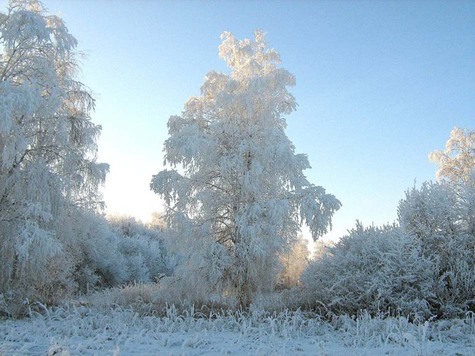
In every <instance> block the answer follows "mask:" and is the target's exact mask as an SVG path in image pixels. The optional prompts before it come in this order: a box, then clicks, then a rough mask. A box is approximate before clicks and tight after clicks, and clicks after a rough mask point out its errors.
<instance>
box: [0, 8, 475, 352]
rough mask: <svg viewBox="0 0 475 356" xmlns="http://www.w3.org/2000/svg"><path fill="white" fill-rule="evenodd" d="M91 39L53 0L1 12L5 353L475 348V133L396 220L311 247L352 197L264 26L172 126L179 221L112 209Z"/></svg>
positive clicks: (171, 175)
mask: <svg viewBox="0 0 475 356" xmlns="http://www.w3.org/2000/svg"><path fill="white" fill-rule="evenodd" d="M80 45H81V44H80V43H78V41H77V40H76V38H75V37H74V34H72V33H70V32H69V31H68V28H67V26H66V25H65V23H64V22H63V20H62V19H61V17H59V16H55V15H52V14H50V13H49V12H48V11H47V10H46V9H45V7H44V6H43V4H42V3H40V2H39V1H37V0H10V1H9V2H8V4H7V6H6V7H5V8H1V11H0V258H1V264H0V354H5V355H10V354H15V355H16V354H37V353H38V354H49V355H54V354H62V355H69V354H130V353H138V354H160V353H161V352H164V353H167V354H208V353H213V354H221V353H237V354H276V353H277V354H286V353H289V354H322V355H324V354H330V355H333V354H338V355H342V354H352V353H354V352H357V353H358V354H381V353H387V354H396V353H398V354H401V353H402V354H418V355H426V354H427V355H429V354H434V353H435V354H454V355H455V354H457V355H469V354H471V352H473V350H474V349H475V130H474V127H473V126H472V127H460V128H459V127H454V128H453V130H452V131H450V132H447V141H446V142H440V146H439V147H434V148H433V151H431V152H427V153H426V154H427V159H428V160H430V161H431V162H433V163H434V180H432V181H427V182H422V183H419V184H414V186H412V187H411V186H409V187H407V190H406V191H405V192H404V198H403V199H401V200H400V202H399V204H397V206H394V207H393V208H394V211H397V220H396V221H395V222H388V223H387V224H386V225H383V226H375V225H367V226H365V225H364V224H362V223H361V222H358V221H357V217H355V221H356V223H355V226H354V228H353V229H351V230H350V231H348V232H347V234H345V235H343V236H340V237H339V239H338V240H337V241H334V242H332V243H330V242H328V243H316V244H315V246H316V248H315V249H314V250H313V251H310V250H309V248H308V247H307V242H306V239H305V238H304V237H303V235H302V227H303V226H306V229H307V230H308V231H309V233H310V235H311V238H312V239H313V241H316V242H319V241H320V240H319V238H321V236H323V235H325V234H326V233H328V232H329V231H330V230H331V229H332V221H333V219H334V217H335V216H337V214H338V212H339V209H340V208H341V206H342V205H344V204H345V198H346V197H345V196H335V195H334V194H332V192H331V191H327V190H326V189H325V187H322V186H320V185H319V182H318V181H317V182H312V181H310V180H309V179H308V178H307V175H306V172H308V171H309V170H310V169H311V167H310V163H309V159H308V157H307V155H306V154H302V153H297V150H296V147H295V146H294V144H293V142H292V141H291V140H290V139H289V137H288V136H287V134H286V128H287V119H289V120H290V119H291V118H289V115H290V114H291V113H293V112H294V111H296V110H298V107H297V99H298V98H295V97H294V95H293V94H292V92H291V90H292V88H293V87H294V86H295V85H296V78H295V77H294V75H293V74H292V73H290V72H289V71H287V70H286V69H285V63H281V57H280V55H279V53H278V52H277V51H276V50H274V49H273V48H272V47H271V46H270V45H269V44H268V42H267V40H266V34H265V32H263V31H261V30H255V31H254V36H253V37H252V38H246V39H239V38H236V37H235V36H234V35H233V34H232V33H230V32H223V33H222V34H221V37H220V45H219V48H218V49H217V50H218V55H219V58H220V59H221V61H222V62H223V64H224V65H225V66H226V68H227V69H226V70H225V71H215V70H213V68H209V70H210V71H209V72H208V73H199V74H200V75H202V77H204V79H203V82H202V86H201V88H200V89H199V93H200V94H199V95H198V96H192V97H191V98H190V99H189V100H187V101H186V102H185V103H184V106H183V110H182V112H181V113H176V115H174V116H171V117H170V118H169V119H168V123H167V127H168V136H167V139H166V141H165V142H164V143H163V159H164V167H165V168H164V169H162V168H160V167H157V171H156V173H155V174H154V175H153V176H150V185H149V189H150V190H151V191H153V192H154V193H155V194H156V195H157V196H158V197H160V198H161V199H162V200H163V204H164V206H163V213H160V214H158V213H157V214H155V216H154V218H153V219H152V221H151V222H148V223H143V222H141V221H139V220H137V219H135V218H134V217H124V216H110V215H106V214H105V204H104V201H103V196H102V194H101V187H102V185H103V184H104V182H106V180H107V174H108V172H109V164H108V163H107V162H100V161H99V160H98V158H97V157H98V149H99V146H98V139H99V136H100V134H101V131H105V130H107V127H104V128H102V127H101V126H100V125H98V124H95V123H94V109H95V106H96V100H100V98H96V97H95V95H94V94H93V89H94V88H92V89H90V88H89V87H88V83H83V82H82V81H81V67H83V66H87V65H88V64H87V59H86V60H82V58H81V55H80ZM90 56H94V53H91V54H90ZM444 144H445V148H444ZM151 154H153V153H151ZM401 193H402V192H401Z"/></svg>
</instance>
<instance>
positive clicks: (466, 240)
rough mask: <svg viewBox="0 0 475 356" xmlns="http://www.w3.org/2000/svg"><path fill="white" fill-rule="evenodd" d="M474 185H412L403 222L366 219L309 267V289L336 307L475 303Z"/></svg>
mask: <svg viewBox="0 0 475 356" xmlns="http://www.w3.org/2000/svg"><path fill="white" fill-rule="evenodd" d="M474 205H475V189H474V188H473V186H468V185H467V186H463V187H456V186H451V185H446V184H437V183H424V184H423V185H422V187H421V188H420V189H416V188H413V189H411V190H409V191H407V192H406V197H405V199H403V200H401V202H400V203H399V206H398V220H399V221H398V222H399V224H398V225H395V226H386V227H383V228H376V227H370V228H364V227H362V226H361V225H360V224H358V225H357V227H356V228H355V229H354V230H352V231H350V233H349V235H348V236H345V237H343V238H342V239H341V240H340V241H339V242H338V243H337V244H336V245H334V246H332V247H329V248H326V249H325V250H324V252H323V253H321V254H320V255H319V256H318V257H317V258H316V259H315V260H314V261H312V262H311V263H310V265H309V267H308V268H307V270H306V271H305V273H304V275H303V277H302V280H303V287H304V288H303V294H304V298H305V300H306V302H307V303H309V304H310V305H311V306H312V307H314V308H318V309H320V310H322V311H327V312H328V311H329V312H331V313H357V312H358V311H360V310H368V311H369V312H370V313H372V314H374V315H376V314H378V313H380V312H383V313H395V314H403V315H407V316H410V317H412V318H416V319H418V318H420V319H425V318H431V317H455V316H461V315H464V314H465V313H466V312H468V311H474V310H475V229H474V221H475V209H474Z"/></svg>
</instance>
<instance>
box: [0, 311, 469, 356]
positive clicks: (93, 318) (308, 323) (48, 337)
mask: <svg viewBox="0 0 475 356" xmlns="http://www.w3.org/2000/svg"><path fill="white" fill-rule="evenodd" d="M192 314H194V316H192ZM197 315H198V314H196V313H193V312H190V313H187V314H185V315H184V316H183V315H182V316H180V315H178V314H177V313H176V312H175V311H174V309H173V308H169V310H168V312H167V314H166V315H165V316H162V317H155V316H139V315H138V314H137V313H135V312H134V311H132V310H124V309H116V310H112V311H108V312H100V311H94V310H93V309H89V308H86V307H81V306H79V307H73V306H71V307H68V308H62V309H57V310H55V311H49V313H48V314H44V315H39V314H38V315H34V316H33V317H31V318H27V319H23V320H11V319H9V320H1V321H0V355H24V354H28V355H36V354H38V355H46V354H48V355H68V354H71V355H79V354H80V355H88V354H95V355H130V354H140V355H150V354H155V355H158V354H160V355H162V354H165V355H175V354H180V355H183V354H185V355H220V354H259V355H262V354H279V355H286V354H288V355H294V354H302V355H304V354H308V355H352V356H353V355H383V354H388V355H459V356H461V355H474V354H475V317H474V316H470V317H467V318H466V319H464V320H451V321H437V322H426V323H423V324H420V325H414V324H411V323H410V322H408V321H407V319H405V318H399V319H395V318H391V319H385V320H383V319H372V318H370V317H367V316H362V317H360V318H358V319H357V320H356V321H355V320H352V319H350V318H347V317H340V318H337V319H335V320H334V321H333V322H331V323H329V322H324V321H321V320H318V319H315V318H308V317H306V316H305V315H304V314H303V313H299V312H297V313H281V314H278V315H273V316H272V315H270V314H265V313H262V312H253V313H252V314H251V315H248V316H244V315H242V314H234V315H224V316H223V315H222V316H216V315H212V316H207V317H206V316H203V317H197Z"/></svg>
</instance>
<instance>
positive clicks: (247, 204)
mask: <svg viewBox="0 0 475 356" xmlns="http://www.w3.org/2000/svg"><path fill="white" fill-rule="evenodd" d="M221 39H222V44H221V45H220V47H219V55H220V57H221V58H223V59H224V60H225V61H226V63H227V65H228V67H229V68H230V73H229V74H223V73H217V72H210V73H208V75H207V76H206V78H205V82H204V84H203V86H202V87H201V96H199V97H193V98H191V99H190V100H189V101H188V102H187V103H186V104H185V108H184V111H183V113H182V114H181V115H180V116H172V117H170V119H169V121H168V130H169V135H170V137H169V138H168V140H167V141H166V142H165V153H166V155H165V162H166V163H168V164H169V165H170V166H171V168H172V169H170V170H164V171H162V172H159V173H158V174H157V175H156V176H154V177H153V179H152V182H151V188H152V189H153V190H154V191H155V192H156V193H158V194H160V195H161V196H162V197H163V198H164V200H165V202H166V205H167V209H168V211H167V217H168V219H169V221H170V226H171V227H172V228H173V229H174V230H175V232H176V237H177V239H179V240H181V243H180V244H179V245H180V246H179V247H180V250H181V253H182V254H183V256H184V258H185V260H186V262H184V264H183V266H186V267H183V268H184V270H183V272H182V273H181V274H180V279H181V280H186V283H185V284H186V285H189V286H191V288H192V290H193V292H194V293H195V295H196V293H197V291H199V290H200V288H201V289H203V291H206V292H209V291H210V290H213V291H215V292H216V293H218V294H220V295H223V294H229V293H231V294H232V295H236V296H237V298H238V300H239V303H240V304H241V305H247V304H249V302H250V300H251V297H252V295H253V294H254V293H255V292H257V291H259V290H270V289H272V288H273V286H274V284H275V282H276V276H277V272H278V271H279V269H280V263H279V259H278V258H277V257H278V255H279V254H281V253H282V252H283V251H285V250H286V249H287V248H288V246H289V244H290V243H291V242H292V241H293V240H295V239H296V237H297V233H298V231H299V225H300V223H302V222H304V223H306V224H307V225H308V226H309V227H310V230H311V233H312V235H313V237H314V238H315V239H316V238H317V237H318V236H319V235H321V234H323V233H325V232H326V231H327V229H328V227H329V225H330V222H331V217H332V215H333V213H334V212H335V211H336V210H337V209H338V208H339V206H340V203H339V201H338V200H337V199H335V198H334V197H333V196H332V195H329V194H326V193H325V190H324V189H323V188H322V187H318V186H314V185H313V184H311V183H310V182H308V181H307V179H306V178H305V176H304V174H303V170H304V169H307V168H309V167H310V166H309V163H308V160H307V157H306V156H305V155H302V154H295V148H294V146H293V145H292V143H291V142H290V140H289V139H288V138H287V136H286V135H285V132H284V129H285V126H286V124H285V119H284V118H283V115H288V114H290V113H291V112H292V111H293V110H295V107H296V103H295V99H294V97H293V96H292V95H291V94H290V93H289V92H288V90H287V87H288V86H292V85H294V84H295V79H294V77H293V76H292V75H291V74H290V73H289V72H288V71H286V70H285V69H283V68H280V67H279V63H280V59H279V55H278V53H277V52H275V51H274V50H273V49H269V48H268V47H267V44H266V41H265V36H264V33H263V32H261V31H256V32H255V38H254V40H250V39H245V40H242V41H238V40H237V39H236V38H235V37H234V36H233V35H231V34H230V33H226V32H225V33H224V34H223V35H222V36H221Z"/></svg>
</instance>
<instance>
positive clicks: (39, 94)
mask: <svg viewBox="0 0 475 356" xmlns="http://www.w3.org/2000/svg"><path fill="white" fill-rule="evenodd" d="M76 44H77V43H76V40H75V38H74V37H73V36H72V35H71V34H69V32H68V30H67V28H66V27H65V25H64V23H63V22H62V20H61V19H60V18H58V17H56V16H50V15H47V14H45V12H44V10H43V7H42V5H41V3H39V2H38V1H34V0H23V1H14V0H12V1H10V2H9V4H8V6H7V8H6V11H5V12H1V13H0V50H1V55H0V255H1V259H2V270H1V275H0V292H2V291H6V290H10V289H15V288H20V289H24V288H30V287H31V286H32V285H34V283H33V281H36V282H38V283H40V281H41V280H42V279H44V278H45V276H46V275H47V274H48V272H47V271H48V268H49V267H48V264H49V263H50V262H48V261H50V260H51V258H54V256H56V257H57V256H59V254H60V253H61V251H62V247H61V246H62V243H61V241H60V239H59V237H58V234H57V228H58V221H59V220H60V219H59V216H60V215H61V214H65V213H66V211H67V209H68V206H77V207H84V208H95V207H96V205H97V203H98V201H99V199H100V196H99V195H98V194H97V187H98V185H99V184H100V183H101V182H103V180H104V179H105V174H106V172H107V170H108V166H107V165H105V164H98V163H97V162H96V161H95V154H96V140H97V137H98V135H99V133H100V127H99V126H97V125H94V124H93V123H92V122H91V121H90V117H89V115H90V112H91V110H92V109H93V107H94V100H93V98H92V97H91V95H90V94H89V92H88V90H87V88H85V86H84V85H83V84H82V83H80V82H79V81H77V80H76V79H75V75H76V71H77V65H76V63H75V57H76V53H75V51H74V50H75V47H76ZM28 281H30V282H31V283H30V282H28ZM36 282H35V283H36Z"/></svg>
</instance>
